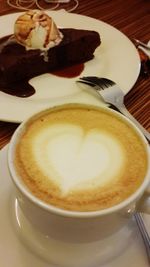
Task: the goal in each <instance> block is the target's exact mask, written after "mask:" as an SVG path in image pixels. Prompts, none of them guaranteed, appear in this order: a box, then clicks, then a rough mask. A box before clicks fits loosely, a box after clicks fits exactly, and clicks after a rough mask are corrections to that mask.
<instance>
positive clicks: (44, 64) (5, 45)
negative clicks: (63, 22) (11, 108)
mask: <svg viewBox="0 0 150 267" xmlns="http://www.w3.org/2000/svg"><path fill="white" fill-rule="evenodd" d="M33 14H35V12H30V13H29V12H28V14H25V15H24V17H23V19H24V21H25V22H26V17H27V18H28V21H29V19H30V20H31V19H32V21H33V18H32V16H33ZM36 16H37V14H36ZM39 16H43V13H42V15H41V13H40V14H39V13H38V21H40V22H39V25H40V23H41V25H42V23H43V20H42V19H43V17H39ZM21 19H22V18H21ZM21 19H20V20H19V22H20V21H21V22H20V23H21V24H19V27H20V25H21V27H22V20H21ZM36 19H37V18H36ZM44 19H45V14H44ZM24 21H23V22H24ZM28 21H27V22H28ZM32 21H29V22H30V27H31V30H32V24H31V22H32ZM27 22H26V24H27ZM54 26H55V25H54ZM54 26H53V27H54ZM51 27H52V26H51ZM26 28H27V29H28V27H27V26H26ZM39 29H41V28H40V26H39ZM31 30H30V32H29V31H28V36H29V34H30V33H31ZM57 31H58V30H57ZM59 31H60V34H61V35H62V36H63V38H62V40H61V42H60V43H59V44H57V45H55V46H52V47H50V48H49V49H45V50H42V49H39V48H38V49H37V48H36V49H35V48H34V49H32V48H31V49H27V47H26V46H24V45H23V44H22V43H21V42H20V40H21V41H22V40H23V41H24V42H26V43H27V44H28V43H29V41H30V42H31V40H32V39H33V40H32V42H34V43H35V40H37V36H36V38H35V40H34V38H33V37H34V36H30V39H29V38H28V36H27V35H25V34H26V32H25V31H24V32H21V34H22V35H17V37H18V36H19V38H20V39H19V42H18V40H17V39H16V36H15V35H11V36H7V37H4V38H1V40H0V90H2V91H4V92H7V93H9V91H10V90H9V89H10V88H14V87H15V86H17V85H18V84H20V83H22V85H21V86H23V84H26V83H27V81H28V80H29V79H31V78H33V77H35V76H37V75H40V74H43V73H47V72H52V71H55V70H59V69H62V68H64V67H67V66H71V65H74V64H77V63H84V62H86V61H88V60H90V59H92V58H93V56H94V55H93V54H94V51H95V49H96V48H97V47H98V46H99V45H100V36H99V34H98V33H97V32H95V31H89V30H80V29H72V28H66V29H59ZM55 32H56V30H55ZM53 36H54V33H53V34H52V33H51V38H53ZM21 38H22V39H21ZM23 38H24V39H23ZM25 38H26V39H25ZM31 38H32V39H31ZM46 38H47V37H46ZM46 38H45V40H46ZM38 41H39V40H38ZM53 42H54V41H53V39H52V41H51V43H52V45H53ZM26 43H25V44H26ZM12 85H13V86H12ZM12 90H13V89H12ZM12 94H13V93H12Z"/></svg>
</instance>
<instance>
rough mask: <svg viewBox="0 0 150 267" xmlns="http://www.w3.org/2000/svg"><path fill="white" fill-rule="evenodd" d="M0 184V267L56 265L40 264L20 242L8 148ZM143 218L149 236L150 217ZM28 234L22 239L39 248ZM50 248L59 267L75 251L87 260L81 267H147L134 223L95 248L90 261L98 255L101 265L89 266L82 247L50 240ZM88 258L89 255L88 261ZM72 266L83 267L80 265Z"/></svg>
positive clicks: (0, 155)
mask: <svg viewBox="0 0 150 267" xmlns="http://www.w3.org/2000/svg"><path fill="white" fill-rule="evenodd" d="M0 182H1V186H0V265H1V266H3V267H8V266H11V267H21V266H23V267H31V266H36V267H54V266H55V265H53V264H51V263H50V262H49V263H48V262H47V263H46V261H44V260H42V258H40V257H39V256H37V255H36V254H35V253H33V252H32V250H30V249H29V248H27V246H26V245H24V242H22V240H21V236H19V235H18V234H17V231H16V228H15V224H14V220H13V218H12V217H13V214H14V213H15V206H13V205H12V202H13V201H12V199H13V198H12V196H13V197H14V192H13V185H12V181H11V178H10V175H9V171H8V167H7V146H6V147H5V148H3V149H2V150H1V151H0ZM12 207H13V208H12ZM143 216H144V221H145V224H146V227H147V229H148V231H149V234H150V215H143ZM17 221H18V218H17V217H16V224H17ZM18 223H19V222H18ZM108 223H109V222H108ZM19 227H20V232H21V231H24V229H23V228H22V227H21V225H20V226H19ZM32 229H33V228H32ZM29 230H30V229H29ZM29 230H28V228H26V232H24V234H23V235H24V236H25V237H26V239H28V240H29V242H31V243H33V245H35V249H36V248H37V247H38V244H36V243H35V242H36V235H35V232H34V230H33V233H32V232H30V231H29ZM28 231H29V232H28ZM19 237H20V238H19ZM33 237H34V238H35V241H34V240H32V238H33ZM49 244H50V246H49V250H48V252H49V255H50V254H53V255H54V256H55V257H56V258H57V259H58V261H59V264H60V265H59V266H61V267H62V266H63V265H62V264H61V259H62V260H63V259H64V257H65V256H66V255H67V253H68V251H69V254H70V255H71V256H72V255H73V253H74V251H75V250H76V251H77V257H76V258H77V260H78V259H82V258H83V257H85V255H86V256H87V262H85V265H84V267H85V266H86V267H87V266H88V267H93V266H94V267H120V266H121V267H126V266H128V267H133V266H136V267H141V266H142V267H149V263H148V260H147V255H146V252H145V248H144V245H143V241H142V238H141V236H140V233H139V230H138V228H137V226H136V223H135V221H134V220H132V221H131V223H130V224H128V225H127V226H126V227H124V228H123V230H121V231H120V232H119V233H118V234H116V235H113V236H111V237H108V238H107V239H106V240H104V242H98V243H96V244H95V245H94V246H95V247H92V251H93V254H92V256H93V259H95V257H98V255H99V254H98V253H101V256H102V257H104V258H105V260H104V258H103V263H102V262H101V261H99V262H98V263H97V264H96V265H95V264H94V265H93V264H92V265H89V257H88V252H86V251H84V249H81V251H80V247H81V245H79V248H78V244H75V245H73V246H71V245H70V244H69V245H68V246H67V245H66V244H64V245H63V244H58V242H55V241H53V240H51V242H50V243H49ZM39 248H40V251H41V252H42V251H43V253H44V249H43V247H42V244H39ZM86 248H88V247H86ZM120 248H122V249H121V252H119V251H120ZM64 253H66V254H64ZM90 253H91V252H90ZM110 253H112V255H111V259H109V260H108V258H107V257H108V256H109V257H110ZM53 255H52V256H53ZM68 257H69V256H68ZM91 258H92V257H91V255H90V259H91ZM65 260H66V257H65ZM59 266H57V267H59ZM67 266H68V265H67ZM73 266H79V267H82V266H80V265H79V264H77V265H73ZM65 267H66V266H65ZM71 267H72V266H71Z"/></svg>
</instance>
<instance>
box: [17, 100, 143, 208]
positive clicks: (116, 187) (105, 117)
mask: <svg viewBox="0 0 150 267" xmlns="http://www.w3.org/2000/svg"><path fill="white" fill-rule="evenodd" d="M19 139H20V140H19V142H18V144H17V147H16V152H15V168H16V170H17V173H18V174H19V176H20V177H21V178H20V179H22V180H23V182H24V183H25V185H26V186H27V188H28V190H29V191H31V192H32V193H33V195H35V196H36V197H37V198H39V199H40V200H42V201H44V202H46V203H49V204H51V205H54V206H56V207H59V208H63V209H67V210H72V211H83V212H84V211H95V210H101V209H106V208H110V207H112V206H114V205H116V204H118V203H120V202H122V201H123V200H125V199H127V198H128V197H129V196H130V195H131V194H133V193H134V192H135V191H136V190H137V189H138V188H139V186H140V185H141V183H142V182H143V180H144V177H145V174H146V170H147V164H148V163H147V156H146V149H145V148H144V145H143V142H142V141H141V139H140V137H139V136H138V134H137V133H136V131H135V130H134V129H133V128H132V127H131V126H130V125H129V124H128V123H127V122H125V121H124V120H123V119H122V118H120V117H119V116H117V115H115V114H114V113H113V114H112V113H111V112H110V111H109V109H108V108H99V107H98V108H97V107H93V106H89V105H88V106H87V105H78V104H77V105H76V104H75V105H73V104H70V105H64V106H60V107H56V108H53V109H49V110H47V111H45V112H42V113H41V114H40V115H38V116H37V117H35V118H34V119H31V120H30V121H29V122H28V123H27V124H26V127H25V129H24V130H23V133H22V134H21V137H20V138H19Z"/></svg>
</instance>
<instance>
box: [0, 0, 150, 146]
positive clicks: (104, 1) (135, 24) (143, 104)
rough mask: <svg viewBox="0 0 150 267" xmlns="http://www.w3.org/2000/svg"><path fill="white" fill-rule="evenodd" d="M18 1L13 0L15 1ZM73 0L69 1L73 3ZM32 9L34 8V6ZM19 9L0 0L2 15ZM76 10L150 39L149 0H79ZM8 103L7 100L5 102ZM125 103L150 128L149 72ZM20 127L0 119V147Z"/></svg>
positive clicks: (146, 40) (42, 0) (45, 6)
mask: <svg viewBox="0 0 150 267" xmlns="http://www.w3.org/2000/svg"><path fill="white" fill-rule="evenodd" d="M39 1H40V2H39V3H40V4H41V6H42V7H43V8H48V7H49V5H47V4H46V3H45V2H44V0H39ZM13 2H15V0H12V3H13ZM72 3H73V0H72V1H71V2H70V6H71V4H72ZM33 8H35V7H34V6H33ZM17 11H20V10H17V9H15V8H12V7H10V6H8V5H7V1H6V0H0V15H4V14H8V13H14V12H17ZM74 13H78V14H82V15H87V16H90V17H93V18H96V19H99V20H102V21H104V22H106V23H109V24H111V25H112V26H114V27H116V28H117V29H118V30H120V31H122V32H123V33H124V34H125V35H126V36H128V38H130V40H133V39H134V38H136V39H140V40H141V41H143V42H148V41H149V40H150V1H149V0H126V1H123V0H115V1H114V0H79V6H78V7H77V9H76V10H75V11H74ZM6 104H7V103H6ZM125 105H126V107H127V108H128V110H129V111H130V112H131V113H132V114H133V116H134V117H135V118H136V119H137V120H138V121H139V122H140V123H141V124H142V125H143V126H144V127H145V128H146V129H147V130H148V131H150V72H149V74H147V75H146V74H144V73H143V72H141V73H140V75H139V78H138V80H137V82H136V84H135V85H134V87H133V88H132V90H131V91H130V92H129V93H128V94H127V95H126V97H125ZM17 127H18V124H16V123H9V122H3V121H0V149H1V148H2V147H4V146H5V145H6V144H7V143H8V142H9V140H10V138H11V136H12V134H13V132H14V131H15V129H16V128H17Z"/></svg>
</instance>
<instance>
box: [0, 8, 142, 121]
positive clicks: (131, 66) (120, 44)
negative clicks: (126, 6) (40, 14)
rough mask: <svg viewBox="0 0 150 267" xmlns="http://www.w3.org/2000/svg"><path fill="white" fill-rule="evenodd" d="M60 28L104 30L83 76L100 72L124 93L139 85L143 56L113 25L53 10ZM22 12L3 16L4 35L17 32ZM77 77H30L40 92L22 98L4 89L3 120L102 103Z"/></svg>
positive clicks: (0, 103)
mask: <svg viewBox="0 0 150 267" xmlns="http://www.w3.org/2000/svg"><path fill="white" fill-rule="evenodd" d="M48 13H49V15H50V16H52V18H53V19H54V21H55V22H56V24H57V26H58V27H62V28H63V27H64V28H69V27H70V28H78V29H86V30H95V31H98V32H99V33H100V36H101V41H102V44H101V45H100V46H99V47H98V48H97V49H96V51H95V57H94V59H92V60H90V61H88V62H87V63H86V64H85V66H84V70H83V72H82V73H81V75H82V76H88V75H97V76H101V77H107V78H110V79H112V80H114V81H115V82H116V83H118V85H119V86H120V87H121V88H122V90H123V91H124V93H125V94H126V93H128V92H129V90H130V89H131V88H132V87H133V85H134V84H135V82H136V80H137V78H138V75H139V71H140V58H139V55H138V52H137V50H136V48H135V46H134V45H133V44H132V42H131V41H130V40H129V39H128V38H127V37H126V36H125V35H124V34H123V33H121V32H120V31H119V30H117V29H116V28H114V27H112V26H111V25H109V24H107V23H104V22H102V21H100V20H96V19H93V18H90V17H87V16H82V15H77V14H72V13H67V12H66V11H64V10H60V11H49V12H48ZM18 15H20V13H14V14H9V15H5V16H1V17H0V25H1V32H0V37H3V36H5V35H9V34H12V33H13V27H14V22H15V20H16V18H17V17H18ZM76 80H77V77H75V78H62V77H58V76H55V75H52V74H44V75H40V76H37V77H35V78H33V79H31V80H30V83H31V85H33V86H34V88H35V89H36V93H35V94H34V95H32V96H31V97H27V98H21V97H15V96H11V95H8V94H6V93H3V92H1V91H0V120H3V121H10V122H21V121H23V120H24V119H26V118H27V117H29V116H30V115H32V114H33V113H35V112H37V111H40V110H41V109H45V108H48V107H51V106H54V105H56V104H62V103H68V102H79V103H81V102H83V103H90V104H96V105H101V101H100V100H99V97H98V96H96V95H93V94H92V93H91V92H88V91H86V90H83V88H80V87H79V85H78V84H77V83H76V82H75V81H76Z"/></svg>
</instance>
